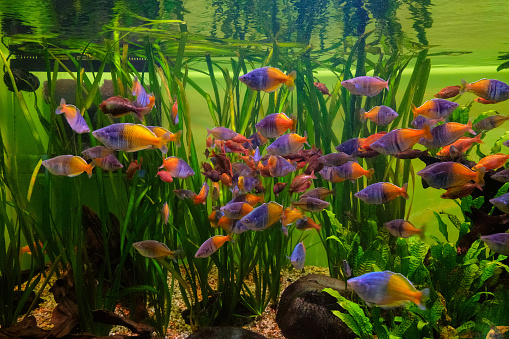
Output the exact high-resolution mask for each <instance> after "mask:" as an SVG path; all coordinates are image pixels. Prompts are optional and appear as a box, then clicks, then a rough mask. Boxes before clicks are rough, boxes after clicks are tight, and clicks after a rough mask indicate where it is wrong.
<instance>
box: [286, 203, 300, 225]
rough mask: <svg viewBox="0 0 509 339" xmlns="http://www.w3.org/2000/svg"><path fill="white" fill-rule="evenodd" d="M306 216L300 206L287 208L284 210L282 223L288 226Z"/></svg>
mask: <svg viewBox="0 0 509 339" xmlns="http://www.w3.org/2000/svg"><path fill="white" fill-rule="evenodd" d="M303 216H304V214H302V211H301V210H300V209H298V208H288V207H287V208H285V210H284V211H283V218H282V223H283V226H288V225H291V224H293V223H294V222H296V221H297V220H299V219H301V218H302V217H303Z"/></svg>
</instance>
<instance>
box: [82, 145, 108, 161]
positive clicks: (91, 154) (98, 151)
mask: <svg viewBox="0 0 509 339" xmlns="http://www.w3.org/2000/svg"><path fill="white" fill-rule="evenodd" d="M108 154H113V151H112V150H110V149H109V148H106V147H104V146H95V147H90V148H87V149H86V150H84V151H82V152H81V155H83V158H85V159H86V160H88V159H95V158H104V157H105V156H107V155H108Z"/></svg>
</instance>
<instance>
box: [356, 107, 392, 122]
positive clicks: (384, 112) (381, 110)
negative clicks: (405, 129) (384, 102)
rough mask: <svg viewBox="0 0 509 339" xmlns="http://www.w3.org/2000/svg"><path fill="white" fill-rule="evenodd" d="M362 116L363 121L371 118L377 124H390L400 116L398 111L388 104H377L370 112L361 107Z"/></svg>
mask: <svg viewBox="0 0 509 339" xmlns="http://www.w3.org/2000/svg"><path fill="white" fill-rule="evenodd" d="M360 116H361V120H362V122H364V121H365V120H366V119H369V120H371V121H372V122H373V123H375V124H377V125H388V124H390V123H391V122H393V121H394V119H396V118H397V117H398V113H396V111H395V110H393V109H392V108H390V107H388V106H375V107H373V108H372V109H371V110H369V111H368V112H366V111H364V109H363V108H361V111H360Z"/></svg>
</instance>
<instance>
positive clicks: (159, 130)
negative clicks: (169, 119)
mask: <svg viewBox="0 0 509 339" xmlns="http://www.w3.org/2000/svg"><path fill="white" fill-rule="evenodd" d="M147 128H148V129H149V130H151V131H152V133H154V134H155V135H156V137H158V138H160V137H162V136H163V135H165V134H166V133H169V135H170V138H169V141H173V142H174V143H175V145H177V147H180V144H181V143H180V137H181V136H182V130H180V131H177V132H176V133H172V132H170V131H168V130H167V129H166V128H163V127H160V126H147Z"/></svg>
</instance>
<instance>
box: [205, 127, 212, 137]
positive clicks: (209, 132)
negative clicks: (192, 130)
mask: <svg viewBox="0 0 509 339" xmlns="http://www.w3.org/2000/svg"><path fill="white" fill-rule="evenodd" d="M211 134H212V131H211V130H210V129H208V128H207V136H206V137H205V138H208V137H209V135H211Z"/></svg>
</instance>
